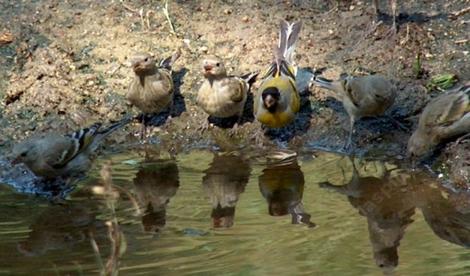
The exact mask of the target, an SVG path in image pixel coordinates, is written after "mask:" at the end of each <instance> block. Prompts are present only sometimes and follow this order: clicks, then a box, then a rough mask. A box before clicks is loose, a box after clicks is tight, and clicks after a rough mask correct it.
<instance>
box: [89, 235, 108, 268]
mask: <svg viewBox="0 0 470 276" xmlns="http://www.w3.org/2000/svg"><path fill="white" fill-rule="evenodd" d="M88 235H89V236H90V244H91V248H93V253H94V254H95V258H96V262H97V263H98V265H99V267H100V271H101V273H100V274H101V275H103V274H104V264H103V259H101V253H100V248H99V247H98V244H97V243H96V240H95V237H94V235H93V233H92V231H89V232H88Z"/></svg>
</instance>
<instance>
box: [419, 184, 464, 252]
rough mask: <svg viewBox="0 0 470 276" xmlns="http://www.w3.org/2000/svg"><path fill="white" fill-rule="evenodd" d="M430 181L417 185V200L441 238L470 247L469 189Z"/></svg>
mask: <svg viewBox="0 0 470 276" xmlns="http://www.w3.org/2000/svg"><path fill="white" fill-rule="evenodd" d="M436 184H437V183H436V182H435V181H434V182H431V181H428V182H426V183H422V184H421V185H420V186H419V187H418V188H419V189H418V193H417V196H416V197H417V200H416V201H417V204H418V207H419V209H420V210H421V212H422V213H423V215H424V219H425V221H426V223H427V224H428V225H429V226H430V227H431V229H432V231H433V232H434V234H436V235H437V236H438V237H439V238H441V239H443V240H445V241H448V242H451V243H453V244H456V245H459V246H462V247H465V248H470V192H468V191H454V190H451V189H448V188H446V187H444V186H443V185H436Z"/></svg>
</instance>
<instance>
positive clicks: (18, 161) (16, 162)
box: [10, 158, 20, 165]
mask: <svg viewBox="0 0 470 276" xmlns="http://www.w3.org/2000/svg"><path fill="white" fill-rule="evenodd" d="M10 163H11V164H12V165H16V164H18V163H20V160H19V158H15V159H12V160H11V162H10Z"/></svg>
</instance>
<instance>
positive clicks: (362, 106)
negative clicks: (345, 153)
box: [311, 75, 397, 148]
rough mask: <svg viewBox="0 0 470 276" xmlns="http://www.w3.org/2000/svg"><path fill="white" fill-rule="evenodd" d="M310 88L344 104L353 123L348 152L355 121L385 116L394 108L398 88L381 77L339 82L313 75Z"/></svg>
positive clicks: (351, 78)
mask: <svg viewBox="0 0 470 276" xmlns="http://www.w3.org/2000/svg"><path fill="white" fill-rule="evenodd" d="M311 84H315V85H318V86H320V87H323V88H326V89H328V90H330V96H331V97H333V98H335V99H336V100H338V101H340V102H342V103H343V106H344V109H346V112H347V113H348V115H349V120H350V125H349V136H348V140H347V141H346V144H345V148H349V146H350V145H351V143H352V134H353V130H354V123H355V122H356V120H359V119H360V118H362V117H373V116H379V115H383V114H384V113H385V111H386V110H387V109H389V108H390V107H391V106H392V105H393V103H394V100H395V96H396V88H395V86H394V85H392V83H391V82H390V81H389V80H387V79H386V78H384V77H382V76H380V75H368V76H360V77H353V76H344V77H343V78H341V79H340V80H336V81H332V80H328V79H325V78H322V77H320V76H317V75H314V76H313V77H312V83H311ZM394 122H395V123H397V122H396V121H394Z"/></svg>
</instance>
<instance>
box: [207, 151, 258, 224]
mask: <svg viewBox="0 0 470 276" xmlns="http://www.w3.org/2000/svg"><path fill="white" fill-rule="evenodd" d="M204 173H205V175H204V177H203V178H202V185H203V189H204V191H205V193H206V195H207V196H208V197H209V200H210V203H211V204H212V213H211V218H212V226H213V227H214V228H230V227H232V226H233V223H234V219H235V207H236V205H237V202H238V199H239V198H240V194H241V193H243V192H244V191H245V186H246V184H247V183H248V179H249V177H250V173H251V167H250V165H249V163H248V161H247V160H244V159H243V158H242V157H240V156H237V155H235V154H221V155H218V154H215V155H214V158H213V160H212V163H211V164H210V166H209V168H208V169H206V170H205V171H204Z"/></svg>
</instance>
